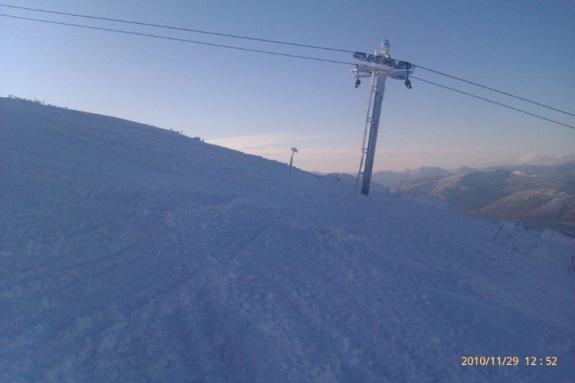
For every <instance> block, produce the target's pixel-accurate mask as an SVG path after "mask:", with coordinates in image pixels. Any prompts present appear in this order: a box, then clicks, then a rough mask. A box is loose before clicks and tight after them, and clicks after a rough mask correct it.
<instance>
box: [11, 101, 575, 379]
mask: <svg viewBox="0 0 575 383" xmlns="http://www.w3.org/2000/svg"><path fill="white" fill-rule="evenodd" d="M0 116H1V117H0V155H1V160H0V161H1V162H0V176H1V177H2V180H3V182H2V184H1V185H0V193H1V194H0V198H1V199H0V201H1V207H0V209H1V211H0V213H1V216H0V232H1V233H2V239H1V241H0V262H1V269H0V277H1V279H0V305H1V307H2V315H1V319H0V325H1V327H0V329H1V335H0V336H1V341H0V342H1V347H0V360H1V363H0V381H2V382H503V381H505V382H572V381H573V380H572V379H573V376H575V302H574V295H575V272H574V271H573V270H570V267H572V266H571V265H572V264H571V262H573V260H572V257H573V256H574V255H575V251H574V250H575V243H574V240H573V239H570V238H566V237H563V236H560V235H557V234H554V233H550V232H544V233H537V232H534V231H529V230H525V229H523V228H521V227H517V226H515V225H513V224H504V225H503V226H500V224H499V223H495V222H491V221H488V220H483V219H478V218H471V217H466V216H464V215H462V214H460V213H457V212H453V211H450V210H448V209H446V208H444V207H441V206H434V205H433V204H426V203H421V202H418V201H411V200H407V199H403V198H397V197H393V196H389V195H386V194H385V193H374V194H373V195H372V196H371V197H370V198H369V199H366V198H363V197H360V196H356V195H354V194H353V190H352V187H350V186H349V185H347V184H343V183H338V182H335V181H334V180H333V179H330V178H328V177H318V176H314V175H311V174H309V173H305V172H302V171H299V170H297V169H293V170H292V171H289V169H288V168H287V167H286V166H285V165H283V164H280V163H277V162H274V161H267V160H263V159H261V158H258V157H254V156H248V155H244V154H241V153H238V152H234V151H231V150H228V149H224V148H220V147H216V146H212V145H208V144H204V143H202V142H200V141H198V140H194V139H190V138H187V137H184V136H181V135H177V134H174V133H171V132H169V131H164V130H160V129H157V128H153V127H149V126H146V125H140V124H136V123H132V122H128V121H124V120H119V119H114V118H110V117H105V116H98V115H92V114H87V113H81V112H75V111H69V110H63V109H59V108H54V107H45V106H41V105H36V104H31V103H24V102H21V101H14V100H7V99H0ZM463 355H478V356H481V355H485V356H490V355H493V356H507V355H518V356H520V358H521V363H524V362H523V358H524V357H525V356H528V355H537V356H540V357H545V356H558V357H559V366H557V367H527V366H524V365H520V366H517V367H461V366H460V358H461V356H463Z"/></svg>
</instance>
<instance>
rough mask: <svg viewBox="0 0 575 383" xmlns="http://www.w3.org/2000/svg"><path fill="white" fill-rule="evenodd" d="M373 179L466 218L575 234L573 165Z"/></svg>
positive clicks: (431, 171)
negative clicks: (426, 198)
mask: <svg viewBox="0 0 575 383" xmlns="http://www.w3.org/2000/svg"><path fill="white" fill-rule="evenodd" d="M373 180H374V182H377V183H380V184H382V185H384V186H386V187H387V188H388V189H389V190H390V191H392V192H396V193H402V194H410V195H418V196H422V195H425V196H431V197H434V198H437V199H440V200H442V201H444V202H445V203H446V204H447V205H449V206H452V207H455V208H458V209H461V210H463V211H465V212H467V213H469V214H474V215H479V216H485V217H492V218H498V219H505V220H512V221H518V222H522V223H524V224H525V225H526V226H528V227H533V228H536V229H543V228H547V229H552V230H556V231H560V232H562V233H564V234H568V235H571V236H575V161H566V162H563V163H560V164H555V165H510V166H502V167H494V168H485V169H472V168H460V169H457V170H445V169H441V168H437V167H421V168H419V169H413V170H406V171H402V172H391V171H382V172H377V173H375V174H374V175H373Z"/></svg>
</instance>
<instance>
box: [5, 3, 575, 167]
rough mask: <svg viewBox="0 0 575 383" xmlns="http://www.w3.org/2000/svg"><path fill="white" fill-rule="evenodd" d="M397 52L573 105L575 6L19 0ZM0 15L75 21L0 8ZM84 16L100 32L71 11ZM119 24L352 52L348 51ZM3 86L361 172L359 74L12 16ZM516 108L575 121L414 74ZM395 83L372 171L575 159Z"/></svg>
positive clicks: (530, 131) (425, 89)
mask: <svg viewBox="0 0 575 383" xmlns="http://www.w3.org/2000/svg"><path fill="white" fill-rule="evenodd" d="M6 2H7V3H10V4H15V5H22V6H30V7H38V8H49V9H56V10H63V11H69V12H77V13H87V14H93V15H99V16H105V17H116V18H127V19H137V20H142V21H148V22H154V23H163V24H172V25H178V26H186V27H191V28H198V29H206V30H213V31H219V32H224V33H234V34H246V35H251V36H259V37H264V38H269V39H278V40H289V41H296V42H304V43H312V44H318V45H327V46H334V47H341V48H344V49H352V50H364V51H373V49H374V48H376V47H377V45H378V44H379V42H380V41H381V40H382V39H385V38H388V39H390V40H391V44H392V50H391V52H392V55H393V56H394V57H397V58H401V59H404V60H409V61H411V62H413V63H415V64H418V63H419V64H421V65H424V66H428V67H433V68H436V69H439V70H441V71H444V72H448V73H452V74H455V75H459V76H462V77H465V78H468V79H470V80H475V81H478V82H482V83H485V84H488V85H492V86H495V87H498V88H501V89H504V90H508V91H511V92H513V93H517V94H520V95H523V96H524V97H527V98H532V99H535V100H538V101H540V102H543V103H548V104H551V105H554V106H557V107H559V108H563V109H567V110H569V111H573V110H575V92H574V89H575V72H574V70H573V68H574V66H573V65H574V63H575V44H574V41H575V21H574V20H575V3H574V2H573V1H538V2H537V1H505V2H502V1H333V0H331V1H327V0H326V1H217V0H211V1H191V0H190V1H180V0H173V1H162V2H160V1H152V0H140V1H136V0H132V1H71V0H52V1H46V0H44V1H34V0H22V1H8V0H6ZM0 12H3V13H8V14H14V15H26V16H32V17H40V18H46V19H51V20H63V18H62V17H57V16H50V15H42V14H32V13H27V12H23V11H16V10H9V9H1V8H0ZM72 22H77V23H85V24H91V25H104V23H102V22H94V21H86V20H79V19H75V20H72ZM105 25H106V26H108V27H115V28H121V29H131V30H137V31H146V32H152V33H158V34H166V35H172V36H180V37H185V38H191V39H197V40H203V41H212V42H219V43H225V44H234V45H242V46H248V47H256V48H263V49H270V50H281V51H284V52H288V53H296V54H307V55H313V56H318V57H328V58H335V59H341V60H345V61H349V60H351V57H348V56H347V55H346V54H326V53H323V52H321V51H319V52H318V51H314V50H306V49H289V48H288V49H286V48H285V47H281V46H274V45H265V44H255V43H246V42H245V41H241V40H233V39H224V38H213V37H207V36H202V35H194V34H187V33H183V32H179V33H178V32H169V31H163V30H155V29H147V28H144V27H134V26H127V25H116V24H111V23H109V24H105ZM0 36H1V37H0V71H1V72H2V76H1V77H0V95H3V96H6V95H8V94H14V95H17V96H20V97H27V98H37V99H43V100H45V101H46V102H49V103H52V104H57V105H66V106H69V107H70V108H74V109H80V110H85V111H90V112H95V113H102V114H109V115H113V116H118V117H123V118H127V119H131V120H136V121H140V122H145V123H150V124H153V125H157V126H160V127H163V128H171V129H176V130H181V131H184V133H185V134H187V135H190V136H200V137H203V138H205V139H206V140H207V141H208V142H214V143H218V144H222V145H226V146H230V147H233V148H238V149H240V150H242V151H245V152H249V153H254V154H259V155H263V156H265V157H268V158H273V159H277V160H281V161H287V160H289V155H290V150H289V148H290V147H291V146H294V145H295V146H297V147H298V148H299V149H300V152H299V153H298V155H297V157H296V165H298V166H299V167H302V168H304V169H306V170H318V171H324V172H326V171H350V172H354V171H356V168H357V166H358V163H359V155H360V153H359V150H360V144H361V137H362V133H363V121H364V119H365V109H366V102H367V91H368V89H367V86H362V87H360V88H358V89H355V88H354V87H353V83H354V80H353V79H352V77H351V73H350V70H351V68H348V67H345V66H339V65H332V64H326V63H314V62H306V61H299V60H294V59H289V58H281V57H274V56H266V55H257V54H249V53H242V52H237V51H232V50H225V49H218V48H210V47H203V46H194V45H189V44H183V43H178V42H170V41H158V40H153V39H146V38H140V37H132V36H123V35H117V34H111V33H107V32H96V31H85V30H78V29H72V28H67V27H61V26H54V25H42V24H35V23H31V22H25V21H16V20H10V19H5V18H0ZM416 73H417V75H418V76H420V77H423V78H427V79H431V80H435V81H439V82H443V83H445V84H449V85H455V86H458V87H460V88H461V89H465V90H473V91H474V92H476V93H478V94H480V95H483V96H489V97H493V98H495V99H497V100H500V101H504V102H508V103H510V104H511V105H514V106H517V107H521V108H526V109H528V110H530V111H533V112H536V113H541V114H544V115H546V116H549V117H552V118H557V119H559V120H561V121H564V122H566V123H570V124H574V123H575V119H573V118H568V116H562V115H557V114H553V113H550V112H548V111H545V110H541V109H539V108H535V107H532V106H530V105H525V104H521V103H517V102H514V101H513V100H509V99H505V98H502V97H498V96H496V95H493V94H489V93H486V92H484V91H480V90H477V89H473V88H469V87H466V86H463V85H462V84H458V83H454V82H452V81H447V80H444V79H443V78H438V77H436V76H432V75H431V74H429V73H427V72H424V71H416ZM413 83H414V84H413V85H414V86H413V89H411V90H407V89H405V88H404V86H403V84H402V83H401V82H400V81H392V83H389V84H388V87H387V90H386V94H385V99H384V105H383V113H382V121H381V123H382V124H381V130H380V139H379V144H378V154H377V157H376V163H375V169H376V170H381V169H394V170H399V169H404V168H413V167H417V166H421V165H436V166H443V167H457V166H463V165H467V166H484V165H494V164H504V163H510V162H514V161H517V160H519V159H520V158H526V157H530V156H535V155H545V156H560V155H565V154H574V153H575V130H571V129H568V128H563V127H560V126H556V125H552V124H549V123H547V122H544V121H539V120H536V119H533V118H530V117H527V116H524V115H521V114H518V113H515V112H511V111H508V110H505V109H502V108H499V107H496V106H493V105H489V104H485V103H483V102H480V101H477V100H474V99H470V98H467V97H464V96H460V95H457V94H454V93H451V92H447V91H445V90H442V89H437V88H434V87H431V86H429V85H427V84H423V83H420V82H417V81H414V82H413Z"/></svg>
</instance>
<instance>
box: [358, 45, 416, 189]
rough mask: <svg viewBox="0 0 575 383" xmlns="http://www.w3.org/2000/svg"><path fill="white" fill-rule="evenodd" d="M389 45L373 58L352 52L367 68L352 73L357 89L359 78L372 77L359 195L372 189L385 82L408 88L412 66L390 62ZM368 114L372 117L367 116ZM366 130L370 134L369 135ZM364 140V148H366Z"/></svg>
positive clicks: (363, 146)
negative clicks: (403, 83) (387, 80)
mask: <svg viewBox="0 0 575 383" xmlns="http://www.w3.org/2000/svg"><path fill="white" fill-rule="evenodd" d="M389 47H390V46H389V41H388V40H384V41H383V42H382V43H381V45H380V47H379V48H378V49H377V50H376V52H375V54H373V55H372V54H367V53H363V52H354V53H353V57H354V58H355V59H357V60H360V61H364V62H367V63H369V64H356V65H355V68H354V69H353V71H352V73H353V76H354V78H355V79H356V83H355V84H356V87H357V86H359V84H361V81H360V80H359V79H360V78H365V77H371V87H370V95H369V104H368V108H367V117H366V120H365V121H366V122H365V131H364V134H363V144H362V148H361V161H360V164H359V170H358V173H357V181H356V189H357V185H358V183H359V180H360V178H361V181H362V185H361V194H363V195H366V196H367V195H369V188H370V185H371V175H372V172H373V162H374V158H375V147H376V144H377V132H378V129H379V119H380V115H381V106H382V103H383V94H384V91H385V80H386V79H387V77H390V78H392V79H394V80H403V81H404V82H405V86H407V88H411V82H410V81H409V75H410V74H411V72H413V65H411V64H410V63H408V62H407V61H399V60H394V59H392V58H391V56H390V54H389ZM370 113H371V116H370ZM368 130H369V134H368ZM366 140H367V147H366Z"/></svg>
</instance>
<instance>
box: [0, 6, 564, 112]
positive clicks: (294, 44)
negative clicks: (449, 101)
mask: <svg viewBox="0 0 575 383" xmlns="http://www.w3.org/2000/svg"><path fill="white" fill-rule="evenodd" d="M0 7H4V8H11V9H19V10H24V11H30V12H39V13H47V14H53V15H60V16H69V17H76V18H83V19H91V20H100V21H108V22H115V23H123V24H132V25H140V26H147V27H153V28H162V29H169V30H176V31H183V32H191V33H198V34H204V35H211V36H219V37H229V38H234V39H243V40H251V41H258V42H263V43H270V44H280V45H288V46H292V47H300V48H310V49H319V50H323V51H330V52H338V53H348V54H349V53H351V54H353V53H354V52H356V51H355V50H350V49H342V48H334V47H326V46H322V45H315V44H304V43H297V42H293V41H284V40H274V39H266V38H261V37H254V36H246V35H238V34H231V33H223V32H214V31H207V30H203V29H197V28H187V27H180V26H173V25H166V24H158V23H149V22H144V21H137V20H126V19H120V18H112V17H102V16H93V15H86V14H80V13H72V12H63V11H56V10H50V9H42V8H32V7H23V6H18V5H12V4H3V3H0ZM150 37H151V36H150ZM196 43H197V42H196ZM205 45H210V44H208V43H206V44H205ZM213 45H214V46H216V44H213ZM228 47H230V48H232V47H231V46H228ZM232 49H241V50H246V48H232ZM254 51H259V52H260V53H264V52H263V51H260V50H254ZM268 53H269V54H277V53H271V52H268ZM279 55H283V56H287V57H289V55H288V54H279ZM300 58H301V57H300ZM310 59H311V60H315V59H312V58H310ZM316 61H317V60H316ZM320 61H321V60H320ZM334 61H338V60H334ZM414 65H415V66H416V67H417V68H419V69H422V70H425V71H428V72H431V73H435V74H437V75H440V76H444V77H447V78H450V79H452V80H457V81H461V82H464V83H466V84H468V85H472V86H476V87H479V88H482V89H485V90H489V91H491V92H495V93H499V94H502V95H505V96H507V97H511V98H515V99H517V100H520V101H524V102H528V103H530V104H533V105H537V106H539V107H542V108H546V109H549V110H552V111H554V112H558V113H562V114H565V115H568V116H571V117H575V113H572V112H568V111H565V110H563V109H560V108H557V107H553V106H550V105H546V104H543V103H541V102H538V101H534V100H530V99H528V98H525V97H521V96H518V95H516V94H513V93H510V92H506V91H503V90H500V89H497V88H494V87H491V86H487V85H484V84H480V83H478V82H476V81H470V80H467V79H464V78H462V77H460V76H455V75H452V74H449V73H445V72H442V71H440V70H437V69H433V68H429V67H427V66H422V65H419V64H414Z"/></svg>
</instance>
